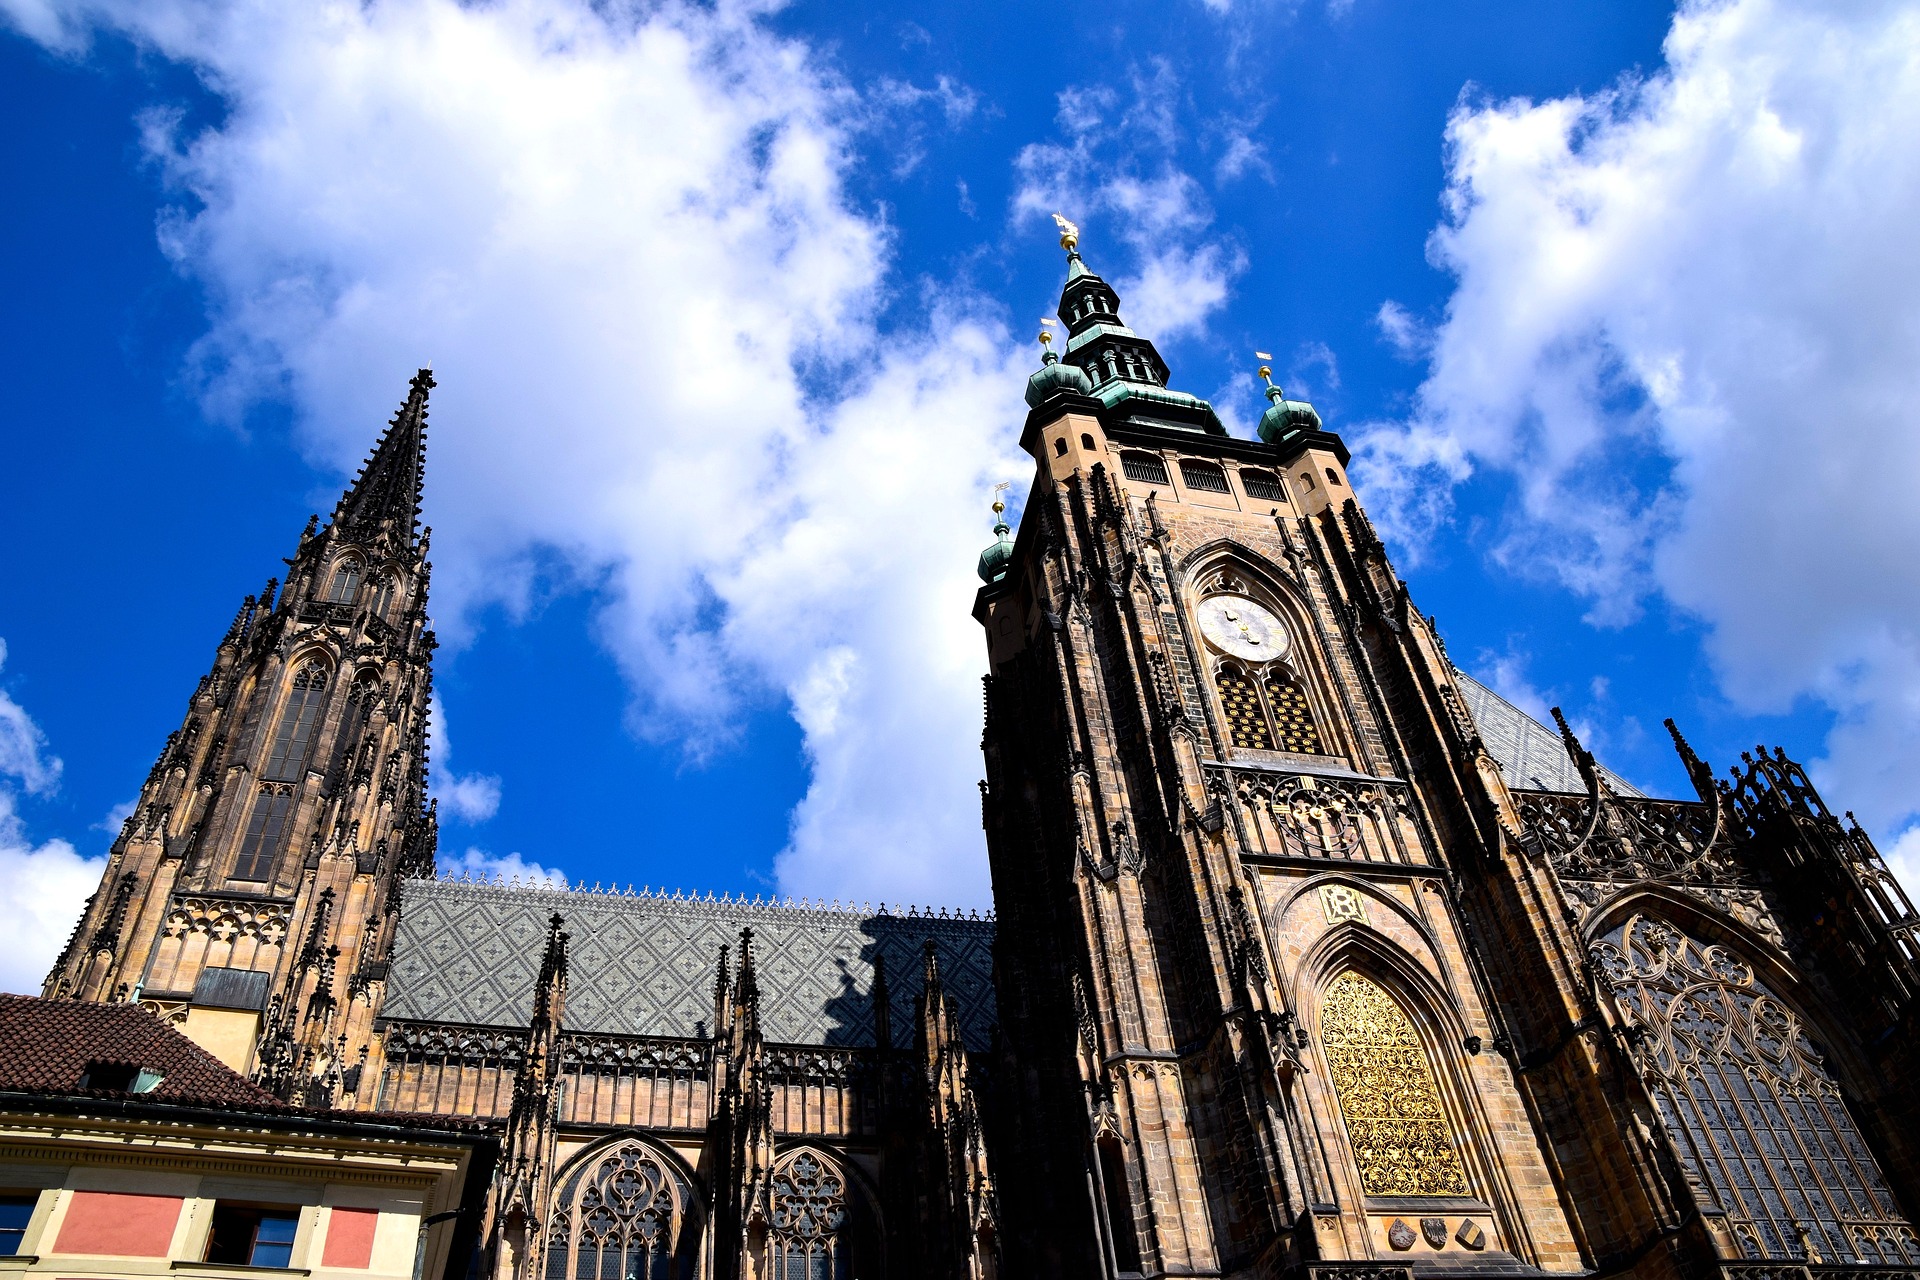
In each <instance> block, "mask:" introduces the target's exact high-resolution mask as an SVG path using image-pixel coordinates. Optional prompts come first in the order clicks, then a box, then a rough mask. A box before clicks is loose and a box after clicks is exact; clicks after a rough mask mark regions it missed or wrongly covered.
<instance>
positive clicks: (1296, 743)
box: [1266, 670, 1325, 756]
mask: <svg viewBox="0 0 1920 1280" xmlns="http://www.w3.org/2000/svg"><path fill="white" fill-rule="evenodd" d="M1266 686H1267V706H1268V707H1269V708H1271V709H1272V711H1273V727H1274V737H1275V739H1276V740H1277V741H1278V742H1279V743H1280V749H1281V750H1282V751H1298V752H1302V753H1303V754H1306V755H1310V756H1317V755H1320V754H1322V753H1323V752H1324V751H1325V748H1324V747H1322V746H1321V745H1320V726H1319V725H1317V724H1315V723H1314V722H1313V704H1312V703H1310V702H1308V701H1307V691H1306V690H1305V689H1303V688H1301V687H1300V682H1299V681H1298V680H1295V679H1294V678H1293V677H1292V676H1290V675H1288V674H1287V673H1286V672H1284V671H1280V670H1274V671H1270V672H1268V673H1267V679H1266Z"/></svg>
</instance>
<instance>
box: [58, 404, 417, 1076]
mask: <svg viewBox="0 0 1920 1280" xmlns="http://www.w3.org/2000/svg"><path fill="white" fill-rule="evenodd" d="M432 387H433V376H432V374H431V373H429V372H428V371H427V370H425V369H422V370H421V371H420V372H419V373H418V374H416V375H415V376H414V378H413V381H412V385H411V386H410V388H409V390H408V394H407V398H406V402H405V404H404V405H402V407H401V409H400V411H399V412H398V413H397V414H395V415H394V417H393V420H392V422H391V424H390V425H389V426H388V427H387V430H386V433H385V434H384V435H383V436H382V437H381V439H380V441H379V444H378V445H377V446H376V447H375V449H374V450H373V453H372V454H371V455H370V456H369V457H368V459H367V461H366V464H365V465H364V466H363V467H362V468H361V471H360V474H359V476H358V477H357V478H356V479H355V480H354V482H353V484H352V485H351V486H350V487H349V488H348V489H347V491H346V492H345V493H344V494H342V495H341V497H340V501H339V502H338V504H336V505H335V507H334V510H333V515H332V518H331V519H329V520H328V521H327V523H326V524H325V526H324V527H323V526H321V525H320V522H319V519H318V517H315V518H313V519H312V520H309V521H308V523H307V527H306V529H305V531H304V532H302V533H301V535H300V541H299V545H298V546H297V547H296V548H295V550H294V554H293V556H292V557H291V558H290V559H289V560H288V561H287V573H286V584H285V586H284V588H282V587H281V586H280V585H279V584H278V582H276V581H275V580H273V579H269V580H268V582H267V585H266V586H265V588H264V589H263V590H262V591H261V592H260V594H259V595H257V596H248V597H247V598H246V599H245V600H244V601H243V602H242V604H241V606H240V610H239V612H238V613H237V614H236V615H235V617H234V620H233V624H232V626H231V627H229V628H228V630H227V633H226V635H225V636H224V637H223V638H222V639H221V641H220V644H219V647H218V648H217V650H216V651H215V654H214V661H213V668H212V670H210V671H209V672H208V673H207V674H206V675H205V676H203V677H201V680H200V683H199V685H198V687H197V688H195V690H194V692H193V696H192V697H191V698H190V699H189V700H188V705H187V713H186V718H185V720H184V722H183V723H182V725H181V727H180V728H179V729H178V730H176V731H174V732H173V733H172V734H170V735H169V736H168V738H167V743H166V746H165V748H164V749H163V750H162V751H161V753H160V758H159V760H158V761H156V762H155V764H154V766H153V769H152V771H151V772H150V773H149V774H148V775H147V780H146V783H145V785H144V786H143V787H142V788H141V792H140V799H139V803H138V805H137V807H136V808H135V811H134V813H133V815H132V816H131V817H129V818H128V819H127V821H126V823H125V825H124V826H123V827H122V828H121V831H120V834H119V837H118V838H117V839H116V840H115V841H114V843H113V847H112V850H111V852H110V853H109V855H108V859H107V868H106V872H105V875H104V876H103V877H102V879H101V882H100V889H99V891H98V892H97V893H95V894H94V896H93V898H92V899H91V900H90V901H89V903H88V905H87V909H86V911H85V913H84V915H83V916H82V918H81V920H80V923H79V925H78V926H77V927H76V929H75V931H74V934H73V937H72V939H71V940H70V941H69V942H68V944H67V947H66V950H65V951H64V952H63V953H62V954H61V956H60V958H59V960H58V961H57V962H56V963H55V965H54V968H53V971H52V972H51V973H50V974H49V975H48V977H47V981H46V987H45V993H46V994H47V995H49V996H56V997H67V998H73V999H80V1000H96V1001H129V1000H131V1001H139V1002H142V1003H145V1004H148V1005H151V1006H153V1007H154V1009H155V1010H156V1011H157V1012H159V1013H160V1014H161V1015H162V1016H165V1017H168V1018H169V1019H171V1020H173V1021H175V1022H176V1023H178V1024H180V1026H181V1029H182V1030H184V1031H185V1032H186V1033H187V1034H188V1035H190V1036H193V1037H194V1038H195V1039H197V1040H199V1041H200V1042H201V1043H202V1044H203V1045H205V1046H206V1047H207V1048H209V1049H210V1050H212V1051H213V1052H215V1053H216V1054H217V1055H218V1056H220V1057H221V1058H222V1059H223V1060H224V1061H226V1062H227V1063H228V1064H229V1065H231V1066H234V1067H235V1068H236V1069H239V1070H242V1071H247V1072H250V1073H251V1074H252V1075H253V1076H254V1077H255V1078H256V1079H257V1080H259V1081H260V1082H262V1083H263V1084H266V1085H267V1086H268V1087H270V1088H273V1089H275V1090H276V1091H277V1092H279V1093H280V1094H281V1095H282V1096H283V1097H286V1098H289V1099H291V1100H296V1101H301V1102H305V1103H309V1104H316V1105H339V1106H347V1107H353V1106H360V1107H365V1106H367V1105H369V1104H370V1099H369V1098H368V1097H365V1096H363V1094H364V1090H363V1089H362V1080H363V1079H364V1080H368V1081H371V1080H372V1079H375V1078H377V1071H376V1072H374V1073H371V1074H369V1073H367V1072H366V1071H365V1070H364V1068H365V1067H366V1066H367V1058H368V1056H369V1054H370V1053H377V1052H378V1045H377V1041H376V1037H375V1036H374V1035H373V1030H372V1021H373V1017H374V1015H375V1013H376V1011H377V1010H378V1008H379V1004H380V999H381V995H382V993H383V991H384V989H385V982H386V976H387V964H388V956H389V951H390V948H391V945H392V936H393V926H394V923H395V911H396V907H397V905H398V904H397V899H396V896H395V886H396V882H397V881H398V880H400V879H401V878H403V877H406V876H417V875H431V874H432V872H433V858H434V842H435V836H436V823H435V815H434V811H433V807H432V806H431V805H430V804H429V803H428V801H427V798H426V764H427V755H426V733H427V707H428V700H429V697H430V695H431V692H432V680H433V668H432V654H433V648H434V638H433V633H432V632H431V631H430V630H428V629H427V613H426V608H427V579H428V573H429V566H428V563H427V543H428V536H427V534H426V533H425V532H423V531H422V529H421V527H420V523H419V521H420V500H421V486H422V480H423V468H424V464H425V451H426V429H427V396H428V393H429V391H430V390H431V389H432Z"/></svg>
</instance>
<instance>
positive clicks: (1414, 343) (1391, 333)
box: [1373, 298, 1433, 360]
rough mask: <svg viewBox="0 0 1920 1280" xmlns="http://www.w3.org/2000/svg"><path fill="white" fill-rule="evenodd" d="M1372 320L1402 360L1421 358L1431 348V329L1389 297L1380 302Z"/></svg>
mask: <svg viewBox="0 0 1920 1280" xmlns="http://www.w3.org/2000/svg"><path fill="white" fill-rule="evenodd" d="M1373 321H1374V323H1375V324H1376V325H1378V326H1379V327H1380V336H1381V337H1383V338H1385V339H1386V340H1387V345H1388V346H1390V347H1392V348H1393V353H1394V354H1395V355H1397V356H1399V357H1400V358H1401V359H1403V360H1416V359H1421V358H1424V357H1425V356H1426V355H1427V354H1428V353H1429V352H1431V351H1432V350H1433V330H1432V329H1431V328H1429V327H1428V326H1426V325H1424V324H1422V323H1420V321H1419V320H1418V319H1416V318H1415V317H1414V314H1413V313H1412V312H1411V311H1408V310H1407V309H1406V308H1405V307H1403V306H1401V305H1400V304H1399V303H1397V302H1395V301H1394V300H1393V299H1391V298H1389V299H1387V300H1386V301H1385V302H1383V303H1381V304H1380V310H1379V311H1377V312H1375V313H1374V317H1373Z"/></svg>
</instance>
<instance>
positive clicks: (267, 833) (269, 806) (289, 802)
mask: <svg viewBox="0 0 1920 1280" xmlns="http://www.w3.org/2000/svg"><path fill="white" fill-rule="evenodd" d="M292 817H293V788H292V787H289V786H285V785H281V786H275V785H273V784H271V783H269V784H267V785H266V786H263V787H261V788H260V793H259V794H258V795H256V796H255V797H254V798H253V812H252V813H251V814H249V815H248V817H247V836H246V839H245V840H244V841H242V842H241V845H240V858H239V860H238V861H237V862H235V863H234V866H233V878H234V879H235V880H266V879H269V878H271V876H272V872H273V860H274V857H275V855H277V854H278V853H279V852H280V846H281V844H282V843H283V842H284V841H285V838H286V834H287V824H288V821H289V820H290V819H291V818H292Z"/></svg>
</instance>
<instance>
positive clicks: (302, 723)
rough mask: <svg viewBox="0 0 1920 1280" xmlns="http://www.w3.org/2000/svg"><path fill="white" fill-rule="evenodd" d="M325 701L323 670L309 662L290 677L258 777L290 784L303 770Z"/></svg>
mask: <svg viewBox="0 0 1920 1280" xmlns="http://www.w3.org/2000/svg"><path fill="white" fill-rule="evenodd" d="M326 700H327V669H326V668H325V667H323V666H321V665H320V664H319V663H317V662H309V663H307V665H306V666H304V667H302V668H300V671H299V673H298V674H297V675H295V676H294V677H293V687H292V688H291V689H290V690H289V691H288V693H287V705H286V706H285V707H284V708H282V709H281V711H280V724H279V727H278V729H277V730H276V731H275V732H274V735H273V747H272V749H271V750H269V751H268V752H267V761H266V763H265V764H264V765H263V766H261V769H260V776H261V777H263V778H271V779H273V780H274V781H276V782H292V781H294V780H295V779H297V778H298V777H299V776H300V775H301V774H302V773H303V772H305V770H306V767H307V752H308V750H309V748H311V747H312V746H313V733H314V730H315V729H316V728H318V727H319V723H320V710H321V708H322V707H323V706H324V705H325V704H326Z"/></svg>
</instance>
